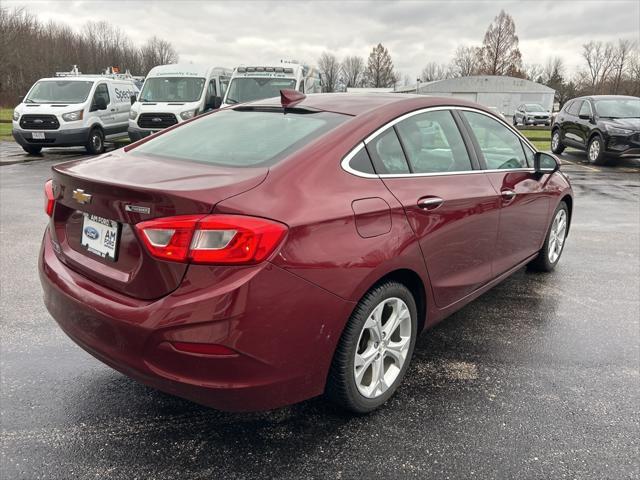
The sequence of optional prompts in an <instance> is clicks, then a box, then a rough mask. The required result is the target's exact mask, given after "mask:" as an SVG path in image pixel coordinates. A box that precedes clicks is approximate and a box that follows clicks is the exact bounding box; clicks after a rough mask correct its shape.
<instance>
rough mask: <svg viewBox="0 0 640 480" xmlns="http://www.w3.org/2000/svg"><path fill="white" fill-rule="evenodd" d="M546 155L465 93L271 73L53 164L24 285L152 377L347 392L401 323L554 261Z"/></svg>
mask: <svg viewBox="0 0 640 480" xmlns="http://www.w3.org/2000/svg"><path fill="white" fill-rule="evenodd" d="M558 168H559V165H558V162H557V160H556V159H555V157H553V156H551V155H547V154H545V153H540V152H536V150H535V148H534V147H533V146H532V145H531V144H530V143H529V142H528V141H527V140H526V139H524V138H523V137H522V136H520V134H519V133H518V132H517V131H516V130H514V129H513V128H512V127H511V126H510V125H508V124H506V123H505V122H504V121H503V120H502V119H500V118H498V117H496V116H495V115H493V114H492V113H491V112H490V111H488V110H486V109H484V108H483V107H480V106H478V105H476V104H473V103H469V102H465V101H461V100H454V99H451V98H447V99H445V98H432V97H424V96H410V95H396V94H388V95H380V94H378V95H357V94H356V95H349V94H327V95H310V96H308V97H305V96H304V95H301V94H298V93H295V92H290V91H283V92H282V96H281V98H280V99H271V100H265V101H260V102H257V103H252V104H245V105H239V106H236V107H235V108H231V109H224V110H220V111H217V112H215V113H212V114H208V115H204V116H201V117H197V118H196V119H194V120H192V121H190V122H185V123H184V124H182V125H180V126H178V127H174V128H171V129H168V130H164V131H162V132H161V133H159V134H156V135H154V136H152V137H148V138H146V139H144V140H142V141H140V142H138V143H135V144H133V145H131V146H129V147H127V148H125V149H123V150H119V151H114V152H110V153H107V154H105V155H102V156H100V157H97V158H95V159H90V160H85V161H74V162H69V163H64V164H60V165H57V166H55V167H53V178H52V180H50V181H48V182H47V183H46V185H45V192H46V202H45V209H46V212H47V214H48V215H49V216H50V217H51V218H50V223H49V226H48V228H47V231H46V232H45V235H44V239H43V242H42V250H41V252H40V259H39V268H40V277H41V281H42V285H43V288H44V299H45V303H46V306H47V308H48V309H49V311H50V312H51V314H52V315H53V317H54V318H55V319H56V321H57V322H58V323H59V325H60V327H61V328H62V329H63V330H64V331H65V332H66V333H67V334H68V335H69V337H71V338H72V339H73V340H74V341H75V342H76V343H78V344H79V345H80V346H81V347H82V348H84V349H85V350H87V351H88V352H89V353H91V354H92V355H94V356H95V357H96V358H98V359H99V360H101V361H103V362H104V363H106V364H108V365H110V366H112V367H113V368H115V369H117V370H119V371H121V372H123V373H125V374H126V375H130V376H131V377H133V378H136V379H138V380H139V381H141V382H143V383H145V384H148V385H151V386H153V387H156V388H158V389H160V390H164V391H166V392H169V393H172V394H175V395H178V396H181V397H185V398H189V399H191V400H194V401H196V402H199V403H202V404H205V405H209V406H212V407H215V408H219V409H223V410H236V411H239V410H260V409H269V408H274V407H278V406H282V405H286V404H290V403H294V402H299V401H301V400H304V399H307V398H310V397H314V396H317V395H320V394H325V395H326V396H327V397H328V398H330V399H332V400H333V401H335V402H338V403H339V404H340V405H342V406H344V407H345V408H347V409H350V410H352V411H355V412H368V411H371V410H373V409H375V408H377V407H379V406H380V405H381V404H383V403H384V402H385V401H386V400H387V399H388V398H389V397H390V396H391V395H393V393H394V391H395V390H396V389H397V388H398V386H399V384H400V383H401V381H402V378H403V376H404V374H405V372H406V370H407V367H408V366H409V363H410V360H411V356H412V354H413V349H414V345H415V341H416V337H417V335H418V334H419V333H420V332H421V331H422V330H423V329H425V328H426V327H431V326H433V325H434V324H436V323H437V322H439V321H440V320H442V319H443V318H445V317H446V316H448V315H450V314H451V313H452V312H454V311H456V310H458V309H459V308H461V307H462V306H464V305H465V304H467V303H469V302H470V301H472V300H473V299H475V298H476V297H478V296H479V295H481V294H482V293H483V292H485V291H487V290H488V289H489V288H491V287H492V286H494V285H496V284H497V283H498V282H500V281H501V280H503V279H505V278H506V277H507V276H509V275H510V274H512V273H513V272H515V271H516V270H518V269H520V268H521V267H523V266H525V265H528V266H529V267H530V268H534V269H537V270H542V271H550V270H552V269H553V268H554V267H555V266H556V264H557V263H558V260H559V258H560V255H561V253H562V249H563V247H564V243H565V238H566V236H567V233H568V231H569V224H570V220H571V214H572V208H573V197H572V191H571V186H570V185H569V182H568V180H567V178H566V177H565V176H564V175H563V174H562V173H561V172H560V171H559V170H558Z"/></svg>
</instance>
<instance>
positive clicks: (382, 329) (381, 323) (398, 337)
mask: <svg viewBox="0 0 640 480" xmlns="http://www.w3.org/2000/svg"><path fill="white" fill-rule="evenodd" d="M411 328H412V327H411V313H410V311H409V307H407V304H406V303H405V302H404V301H402V300H401V299H399V298H396V297H392V298H387V299H385V300H383V301H382V302H380V303H379V304H378V305H377V306H376V307H375V308H374V309H373V311H372V312H371V314H370V315H369V317H368V318H367V321H366V322H365V324H364V326H363V327H362V331H361V332H360V337H359V339H358V346H357V348H356V353H355V359H354V365H353V375H354V379H355V382H356V386H357V388H358V391H359V392H360V394H361V395H363V396H364V397H367V398H376V397H379V396H380V395H382V394H383V393H384V392H386V391H387V390H388V389H389V388H390V387H391V386H392V385H393V383H394V382H395V381H396V379H397V378H398V375H399V374H400V372H401V370H402V367H403V365H404V363H405V361H406V360H407V354H408V352H409V346H410V344H411Z"/></svg>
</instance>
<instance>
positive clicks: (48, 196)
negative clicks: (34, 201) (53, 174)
mask: <svg viewBox="0 0 640 480" xmlns="http://www.w3.org/2000/svg"><path fill="white" fill-rule="evenodd" d="M55 204H56V200H55V198H54V197H53V180H47V181H46V182H45V183H44V211H45V213H46V214H47V215H49V216H51V215H53V207H54V205H55Z"/></svg>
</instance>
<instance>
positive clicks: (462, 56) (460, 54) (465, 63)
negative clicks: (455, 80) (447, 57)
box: [451, 45, 480, 77]
mask: <svg viewBox="0 0 640 480" xmlns="http://www.w3.org/2000/svg"><path fill="white" fill-rule="evenodd" d="M479 50H480V49H479V48H478V47H465V46H462V45H461V46H459V47H458V48H457V49H456V53H455V55H454V56H453V60H452V61H451V66H452V71H453V74H454V75H455V76H458V77H468V76H470V75H477V74H478V70H479V68H478V67H479V65H478V59H479V58H480V53H479Z"/></svg>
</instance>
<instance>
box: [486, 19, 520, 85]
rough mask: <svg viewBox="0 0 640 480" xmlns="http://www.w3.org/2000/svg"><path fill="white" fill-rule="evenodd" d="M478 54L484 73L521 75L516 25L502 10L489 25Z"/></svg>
mask: <svg viewBox="0 0 640 480" xmlns="http://www.w3.org/2000/svg"><path fill="white" fill-rule="evenodd" d="M479 54H480V57H479V63H480V71H481V73H483V74H485V75H518V74H520V75H522V55H521V53H520V50H519V49H518V36H517V35H516V25H515V23H514V21H513V18H512V17H511V15H509V14H507V13H505V11H504V10H501V11H500V13H499V14H498V16H497V17H495V18H494V20H493V23H491V24H490V25H489V28H488V29H487V32H486V33H485V34H484V40H483V42H482V48H481V49H480V52H479Z"/></svg>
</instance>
